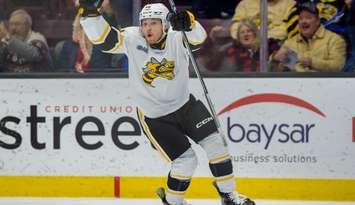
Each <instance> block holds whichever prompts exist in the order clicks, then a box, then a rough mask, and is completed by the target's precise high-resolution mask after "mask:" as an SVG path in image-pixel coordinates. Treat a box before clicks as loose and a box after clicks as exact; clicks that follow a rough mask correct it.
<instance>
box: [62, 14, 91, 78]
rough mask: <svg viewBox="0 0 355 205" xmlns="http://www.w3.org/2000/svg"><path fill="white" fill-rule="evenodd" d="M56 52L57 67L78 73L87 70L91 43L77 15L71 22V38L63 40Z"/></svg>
mask: <svg viewBox="0 0 355 205" xmlns="http://www.w3.org/2000/svg"><path fill="white" fill-rule="evenodd" d="M58 52H59V54H58V55H57V56H58V59H56V67H57V69H59V70H64V71H76V72H79V73H86V72H89V61H90V60H91V54H92V44H91V43H90V41H89V39H88V38H87V37H86V35H85V33H84V32H83V29H82V27H81V25H80V22H79V17H76V18H75V19H74V22H73V33H72V39H71V40H66V41H64V42H63V45H62V48H61V49H59V51H58Z"/></svg>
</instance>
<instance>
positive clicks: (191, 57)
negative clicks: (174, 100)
mask: <svg viewBox="0 0 355 205" xmlns="http://www.w3.org/2000/svg"><path fill="white" fill-rule="evenodd" d="M169 3H170V7H171V9H172V10H173V12H174V13H176V12H177V9H176V6H175V3H174V0H169ZM181 33H182V36H183V41H184V43H185V45H186V50H187V53H188V55H189V58H190V60H191V63H192V67H193V68H194V71H195V73H196V75H197V78H198V79H199V80H200V83H201V85H202V88H203V92H204V94H205V98H206V100H207V103H208V107H209V108H210V110H211V113H212V117H213V120H214V123H215V124H216V127H217V132H218V133H219V134H220V136H221V137H222V140H223V144H224V145H225V146H227V141H226V139H225V137H224V135H223V132H222V129H221V124H220V122H219V120H218V118H217V114H216V110H215V109H214V106H213V103H212V101H211V98H210V95H209V93H208V90H207V87H206V84H205V81H204V80H203V78H202V76H201V72H200V69H199V68H198V66H197V63H196V60H195V58H194V56H193V55H192V50H191V47H190V44H189V42H188V39H187V36H186V33H185V32H184V31H181Z"/></svg>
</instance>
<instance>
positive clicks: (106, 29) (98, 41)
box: [91, 23, 111, 45]
mask: <svg viewBox="0 0 355 205" xmlns="http://www.w3.org/2000/svg"><path fill="white" fill-rule="evenodd" d="M110 31H111V27H110V25H109V24H108V23H105V27H104V30H103V32H102V34H101V35H100V36H99V37H98V38H97V39H92V40H91V42H92V43H93V44H95V45H97V44H101V43H103V42H105V39H106V37H107V36H108V34H109V33H110Z"/></svg>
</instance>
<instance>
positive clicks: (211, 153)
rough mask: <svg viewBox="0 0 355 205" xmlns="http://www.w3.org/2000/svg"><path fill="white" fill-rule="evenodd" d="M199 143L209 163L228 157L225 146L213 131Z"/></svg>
mask: <svg viewBox="0 0 355 205" xmlns="http://www.w3.org/2000/svg"><path fill="white" fill-rule="evenodd" d="M199 145H201V147H202V148H203V150H204V151H205V152H206V155H207V158H208V160H209V162H210V163H216V162H218V161H224V160H227V159H229V158H230V155H229V152H228V149H227V147H226V146H225V145H224V143H223V140H222V137H221V136H220V135H219V133H213V134H211V135H210V136H208V137H206V138H205V139H203V140H202V141H200V142H199Z"/></svg>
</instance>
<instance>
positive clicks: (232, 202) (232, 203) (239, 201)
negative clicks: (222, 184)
mask: <svg viewBox="0 0 355 205" xmlns="http://www.w3.org/2000/svg"><path fill="white" fill-rule="evenodd" d="M213 186H214V187H215V188H216V189H217V191H218V194H219V196H220V197H221V202H222V205H255V203H254V201H252V200H251V199H249V198H248V197H246V196H243V195H240V194H237V193H234V192H231V193H223V192H220V191H219V189H218V186H217V184H216V182H213Z"/></svg>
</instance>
